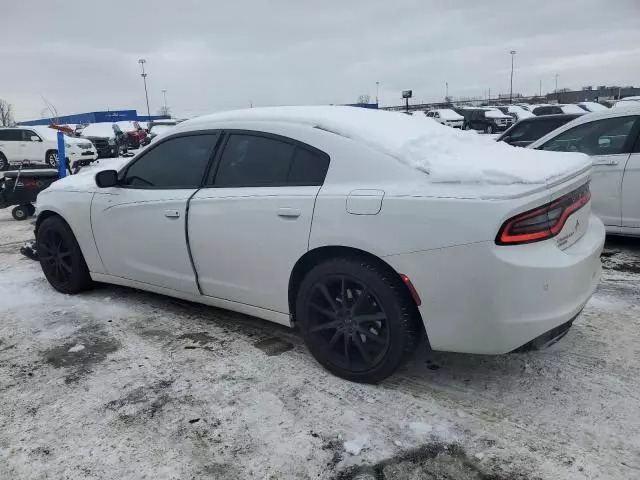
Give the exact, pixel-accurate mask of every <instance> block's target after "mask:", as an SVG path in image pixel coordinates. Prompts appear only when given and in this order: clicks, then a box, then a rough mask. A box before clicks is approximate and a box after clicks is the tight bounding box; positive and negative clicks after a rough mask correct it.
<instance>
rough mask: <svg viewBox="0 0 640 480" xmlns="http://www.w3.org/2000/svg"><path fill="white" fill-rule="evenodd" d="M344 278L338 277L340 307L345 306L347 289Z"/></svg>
mask: <svg viewBox="0 0 640 480" xmlns="http://www.w3.org/2000/svg"><path fill="white" fill-rule="evenodd" d="M344 284H345V278H344V277H342V278H341V279H340V298H341V299H342V308H345V307H346V306H347V291H346V289H345V285H344Z"/></svg>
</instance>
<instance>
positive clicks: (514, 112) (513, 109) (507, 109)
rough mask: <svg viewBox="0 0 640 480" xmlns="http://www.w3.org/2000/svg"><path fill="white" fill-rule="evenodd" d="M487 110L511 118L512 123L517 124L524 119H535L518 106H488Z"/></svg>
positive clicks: (531, 114) (527, 111)
mask: <svg viewBox="0 0 640 480" xmlns="http://www.w3.org/2000/svg"><path fill="white" fill-rule="evenodd" d="M488 108H493V109H496V110H500V111H501V112H502V113H504V114H505V115H509V116H510V117H512V118H513V121H514V122H519V121H520V120H524V119H525V118H531V117H535V115H534V114H533V113H531V112H530V111H529V110H525V109H524V108H522V107H520V106H518V105H498V106H495V107H491V106H490V107H488Z"/></svg>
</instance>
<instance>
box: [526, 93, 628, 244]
mask: <svg viewBox="0 0 640 480" xmlns="http://www.w3.org/2000/svg"><path fill="white" fill-rule="evenodd" d="M639 132H640V105H638V106H636V107H629V108H624V109H617V108H614V109H608V110H606V111H603V112H594V113H589V114H587V115H583V116H581V117H579V118H577V119H575V120H573V121H572V122H570V123H567V124H566V125H564V126H563V127H561V128H559V129H558V130H554V131H553V132H551V133H550V134H548V135H546V136H544V137H542V138H541V139H540V140H538V141H536V142H534V143H532V144H531V145H530V146H529V148H537V149H539V150H548V151H555V152H581V153H586V154H587V155H590V156H591V159H592V160H593V174H592V178H591V191H592V194H593V211H594V213H595V214H596V215H598V216H599V217H600V219H601V220H602V221H603V222H604V224H605V226H606V228H607V231H608V232H609V233H615V234H622V235H632V236H639V235H640V188H638V185H640V135H639Z"/></svg>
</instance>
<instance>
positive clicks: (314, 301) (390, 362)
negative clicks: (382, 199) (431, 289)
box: [296, 258, 422, 383]
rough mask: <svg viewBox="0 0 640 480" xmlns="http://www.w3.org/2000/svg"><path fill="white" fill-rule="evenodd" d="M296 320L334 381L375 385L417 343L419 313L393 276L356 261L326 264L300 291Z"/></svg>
mask: <svg viewBox="0 0 640 480" xmlns="http://www.w3.org/2000/svg"><path fill="white" fill-rule="evenodd" d="M296 319H297V322H298V324H299V325H300V329H301V333H302V336H303V338H304V340H305V342H306V344H307V346H308V347H309V350H310V351H311V353H312V355H313V356H314V357H315V358H316V360H318V362H319V363H320V364H321V365H323V366H324V367H325V368H326V369H327V370H329V371H330V372H332V373H334V374H335V375H337V376H339V377H342V378H345V379H347V380H352V381H356V382H364V383H378V382H380V381H382V380H384V379H385V378H386V377H388V376H389V375H391V374H392V373H393V372H394V371H396V370H397V369H398V368H399V367H400V366H401V365H402V364H403V363H405V362H406V360H407V359H408V358H409V356H410V355H411V354H412V353H413V351H414V350H415V348H416V346H417V345H418V343H419V342H420V338H421V334H422V325H421V320H420V316H419V314H418V311H417V307H416V305H415V303H414V302H413V300H412V298H411V296H410V295H409V293H408V292H407V291H406V287H405V286H404V285H403V284H402V282H401V280H400V279H399V278H398V277H397V275H396V274H395V273H393V272H391V271H388V270H387V269H385V268H383V267H382V266H380V265H377V264H374V263H370V262H368V261H366V260H364V259H358V258H336V259H332V260H328V261H326V262H324V263H322V264H320V265H318V266H316V267H315V268H314V269H313V270H311V271H310V272H309V273H308V274H307V276H306V277H305V279H304V280H303V281H302V284H301V285H300V289H299V292H298V297H297V301H296Z"/></svg>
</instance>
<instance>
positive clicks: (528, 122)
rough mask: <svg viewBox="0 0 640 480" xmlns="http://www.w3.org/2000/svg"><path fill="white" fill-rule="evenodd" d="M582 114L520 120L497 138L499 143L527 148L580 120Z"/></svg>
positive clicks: (543, 116)
mask: <svg viewBox="0 0 640 480" xmlns="http://www.w3.org/2000/svg"><path fill="white" fill-rule="evenodd" d="M580 115H581V114H579V113H571V114H564V115H542V116H541V117H536V116H535V115H532V116H531V117H528V118H525V119H524V120H520V121H519V122H518V123H516V124H515V125H513V126H512V127H511V128H509V129H508V130H506V131H505V132H504V133H503V134H502V135H500V136H499V137H498V138H496V141H497V142H505V143H508V144H509V145H513V146H515V147H526V146H527V145H529V144H531V143H533V142H535V141H536V140H538V139H539V138H542V137H544V136H545V135H546V134H547V133H549V132H551V131H553V130H555V129H556V128H558V127H561V126H562V125H564V124H565V123H568V122H570V121H571V120H574V119H576V118H578V117H579V116H580Z"/></svg>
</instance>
